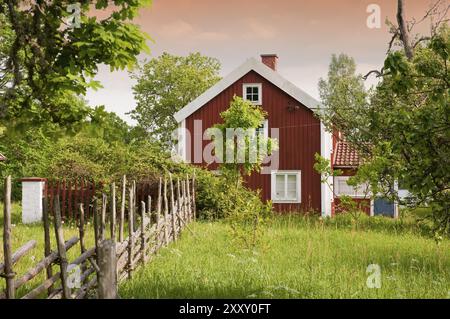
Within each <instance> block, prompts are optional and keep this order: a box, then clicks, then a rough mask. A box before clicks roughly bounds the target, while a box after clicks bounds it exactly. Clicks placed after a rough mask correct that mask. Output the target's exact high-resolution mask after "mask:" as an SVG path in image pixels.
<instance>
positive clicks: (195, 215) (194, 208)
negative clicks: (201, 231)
mask: <svg viewBox="0 0 450 319" xmlns="http://www.w3.org/2000/svg"><path fill="white" fill-rule="evenodd" d="M192 214H193V217H194V221H195V220H196V218H197V206H196V205H195V170H194V176H192Z"/></svg>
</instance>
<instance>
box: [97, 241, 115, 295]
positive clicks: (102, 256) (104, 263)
mask: <svg viewBox="0 0 450 319" xmlns="http://www.w3.org/2000/svg"><path fill="white" fill-rule="evenodd" d="M98 254H99V256H98V263H99V265H98V266H99V268H100V272H99V276H98V289H97V293H98V298H99V299H117V297H118V295H117V261H116V245H115V243H114V241H113V240H104V241H102V242H101V243H100V246H99V249H98Z"/></svg>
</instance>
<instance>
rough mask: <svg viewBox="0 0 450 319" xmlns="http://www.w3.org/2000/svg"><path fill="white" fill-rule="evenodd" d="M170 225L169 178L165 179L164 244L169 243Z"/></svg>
mask: <svg viewBox="0 0 450 319" xmlns="http://www.w3.org/2000/svg"><path fill="white" fill-rule="evenodd" d="M168 223H169V203H168V201H167V178H164V244H165V245H167V244H168V243H169V231H168V229H167V224H168Z"/></svg>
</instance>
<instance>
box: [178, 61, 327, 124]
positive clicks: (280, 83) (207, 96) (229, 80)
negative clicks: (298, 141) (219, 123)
mask: <svg viewBox="0 0 450 319" xmlns="http://www.w3.org/2000/svg"><path fill="white" fill-rule="evenodd" d="M252 70H253V71H255V72H256V73H258V74H259V75H261V76H262V77H263V78H265V79H266V80H268V81H269V82H271V83H272V84H274V85H275V86H277V87H278V88H280V89H281V90H283V91H284V92H285V93H287V94H289V95H290V96H292V97H293V98H295V99H296V100H297V101H299V102H300V103H302V104H303V105H305V106H306V107H307V108H309V109H311V110H316V109H318V108H320V102H319V101H317V100H316V99H314V98H313V97H312V96H310V95H309V94H308V93H306V92H304V91H303V90H301V89H300V88H298V87H297V86H295V85H294V84H292V83H291V82H289V81H288V80H286V79H285V78H283V77H282V76H281V75H279V74H278V73H277V72H276V71H274V70H272V69H271V68H269V67H268V66H267V65H265V64H264V63H262V62H260V61H258V60H256V59H255V58H250V59H248V60H247V61H246V62H245V63H244V64H242V65H241V66H240V67H238V68H237V69H235V70H234V71H233V72H231V73H230V74H229V75H227V76H226V77H224V78H223V79H222V80H220V81H219V82H218V83H216V84H215V85H214V86H212V87H211V88H209V89H208V90H206V91H205V92H204V93H203V94H201V95H200V96H199V97H197V98H196V99H195V100H194V101H192V102H191V103H189V104H188V105H186V106H185V107H184V108H182V109H181V110H180V111H178V112H177V113H175V115H174V118H175V120H176V121H177V122H178V123H179V122H181V121H182V120H184V119H185V118H187V117H188V116H189V115H191V114H193V113H194V112H195V111H197V110H198V109H200V108H201V107H202V106H203V105H205V104H206V103H208V102H209V101H210V100H212V99H213V98H215V97H216V96H217V95H219V94H220V93H221V92H222V91H224V90H225V89H226V88H228V87H229V86H230V85H232V84H233V83H235V82H236V81H237V80H239V79H240V78H242V77H243V76H244V75H246V74H247V73H248V72H250V71H252Z"/></svg>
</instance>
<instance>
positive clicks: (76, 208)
mask: <svg viewBox="0 0 450 319" xmlns="http://www.w3.org/2000/svg"><path fill="white" fill-rule="evenodd" d="M74 187H75V197H74V200H73V204H74V206H73V207H74V208H73V215H74V216H75V219H78V204H79V203H80V194H79V192H78V178H77V179H75V185H74Z"/></svg>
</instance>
